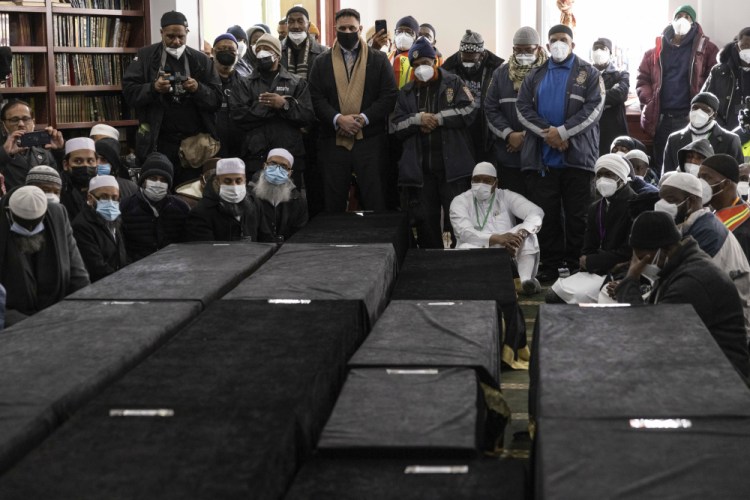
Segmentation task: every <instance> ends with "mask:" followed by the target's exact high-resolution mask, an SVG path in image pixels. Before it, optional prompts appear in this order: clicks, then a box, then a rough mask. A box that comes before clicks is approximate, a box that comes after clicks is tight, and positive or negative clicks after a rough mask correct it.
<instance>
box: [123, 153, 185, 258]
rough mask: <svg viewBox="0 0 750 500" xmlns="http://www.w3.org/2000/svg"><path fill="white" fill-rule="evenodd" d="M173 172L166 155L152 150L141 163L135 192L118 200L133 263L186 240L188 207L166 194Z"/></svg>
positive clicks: (170, 185)
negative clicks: (171, 244)
mask: <svg viewBox="0 0 750 500" xmlns="http://www.w3.org/2000/svg"><path fill="white" fill-rule="evenodd" d="M173 172H174V170H173V168H172V163H171V162H170V161H169V158H167V157H166V156H164V155H163V154H161V153H151V154H150V155H148V156H147V157H146V161H144V162H143V165H141V175H140V176H139V177H138V186H139V188H138V191H137V192H136V193H135V194H133V195H131V196H130V197H128V198H125V199H124V200H122V202H121V203H120V210H121V211H122V232H123V234H124V235H125V249H126V250H127V253H128V257H129V258H130V260H131V261H133V262H135V261H137V260H140V259H142V258H143V257H146V256H148V255H151V254H152V253H154V252H156V251H157V250H159V249H160V248H164V247H165V246H167V245H169V244H170V243H178V242H180V241H183V240H184V239H185V221H186V220H187V217H188V214H189V213H190V207H189V206H188V204H187V203H185V202H184V201H182V200H181V199H180V198H178V197H177V196H175V195H173V194H169V189H170V188H171V187H172V181H173Z"/></svg>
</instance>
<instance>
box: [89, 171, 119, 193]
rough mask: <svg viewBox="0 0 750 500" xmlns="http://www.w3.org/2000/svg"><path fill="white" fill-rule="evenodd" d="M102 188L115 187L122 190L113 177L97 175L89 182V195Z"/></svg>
mask: <svg viewBox="0 0 750 500" xmlns="http://www.w3.org/2000/svg"><path fill="white" fill-rule="evenodd" d="M102 187H113V188H117V190H118V191H119V190H120V185H119V184H117V179H115V178H114V177H113V176H111V175H96V176H94V177H92V178H91V180H90V181H89V193H90V192H91V191H93V190H95V189H99V188H102Z"/></svg>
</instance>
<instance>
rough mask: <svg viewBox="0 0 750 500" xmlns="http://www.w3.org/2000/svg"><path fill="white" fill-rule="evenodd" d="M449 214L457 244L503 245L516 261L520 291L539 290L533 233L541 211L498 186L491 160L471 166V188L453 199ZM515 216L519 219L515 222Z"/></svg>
mask: <svg viewBox="0 0 750 500" xmlns="http://www.w3.org/2000/svg"><path fill="white" fill-rule="evenodd" d="M450 216H451V224H452V225H453V232H454V233H455V235H456V247H457V248H488V247H503V248H505V249H506V250H507V251H508V253H510V255H511V256H513V257H515V259H516V262H517V264H518V275H519V277H520V279H521V288H522V290H523V293H525V294H526V295H533V294H535V293H539V292H540V291H541V286H540V285H539V281H537V279H536V278H535V276H536V273H537V270H538V267H539V242H538V241H537V237H536V233H538V232H539V229H541V227H542V219H543V218H544V212H543V211H542V209H541V208H539V207H538V206H536V205H534V204H533V203H531V202H530V201H529V200H527V199H526V198H524V197H523V196H521V195H520V194H518V193H515V192H513V191H510V190H507V189H499V188H498V187H497V172H496V171H495V167H493V166H492V164H491V163H488V162H482V163H479V164H477V166H476V167H474V171H473V172H472V177H471V189H470V190H468V191H466V192H464V193H462V194H460V195H458V196H456V197H455V198H454V199H453V202H452V203H451V208H450ZM516 219H520V220H521V221H522V222H521V223H520V224H516Z"/></svg>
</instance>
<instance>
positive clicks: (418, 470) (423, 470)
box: [404, 465, 469, 474]
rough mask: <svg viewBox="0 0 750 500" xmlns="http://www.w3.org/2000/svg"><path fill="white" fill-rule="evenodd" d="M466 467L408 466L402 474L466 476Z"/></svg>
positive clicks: (467, 469)
mask: <svg viewBox="0 0 750 500" xmlns="http://www.w3.org/2000/svg"><path fill="white" fill-rule="evenodd" d="M468 473H469V466H468V465H409V466H407V467H406V469H404V474H468Z"/></svg>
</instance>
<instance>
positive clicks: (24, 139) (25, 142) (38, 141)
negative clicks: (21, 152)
mask: <svg viewBox="0 0 750 500" xmlns="http://www.w3.org/2000/svg"><path fill="white" fill-rule="evenodd" d="M50 142H52V136H51V135H49V134H48V133H47V131H46V130H40V131H38V132H26V133H25V134H23V135H22V136H21V137H20V138H19V139H18V145H19V146H20V147H22V148H30V147H32V146H44V145H45V144H49V143H50Z"/></svg>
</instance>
